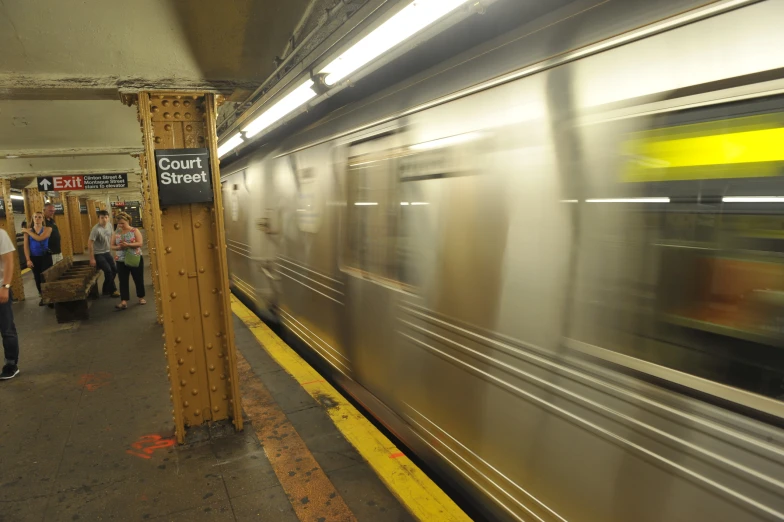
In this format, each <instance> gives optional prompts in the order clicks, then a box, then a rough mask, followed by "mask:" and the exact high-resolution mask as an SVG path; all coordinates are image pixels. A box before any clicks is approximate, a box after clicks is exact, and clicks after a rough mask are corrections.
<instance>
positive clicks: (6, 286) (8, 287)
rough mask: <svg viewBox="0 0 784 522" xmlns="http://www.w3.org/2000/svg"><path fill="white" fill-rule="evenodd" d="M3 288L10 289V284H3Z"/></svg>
mask: <svg viewBox="0 0 784 522" xmlns="http://www.w3.org/2000/svg"><path fill="white" fill-rule="evenodd" d="M3 288H7V289H9V290H10V289H11V285H3Z"/></svg>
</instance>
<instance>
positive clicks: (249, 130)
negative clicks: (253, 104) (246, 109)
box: [242, 80, 316, 138]
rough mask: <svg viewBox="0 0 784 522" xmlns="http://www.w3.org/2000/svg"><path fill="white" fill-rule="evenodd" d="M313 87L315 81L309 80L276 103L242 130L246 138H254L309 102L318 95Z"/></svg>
mask: <svg viewBox="0 0 784 522" xmlns="http://www.w3.org/2000/svg"><path fill="white" fill-rule="evenodd" d="M311 87H313V80H307V81H306V82H305V83H303V84H302V85H300V86H299V87H297V88H296V89H294V90H293V91H291V92H290V93H289V94H287V95H286V96H284V97H283V98H282V99H281V100H280V101H278V102H277V103H275V105H273V106H272V107H270V108H269V109H267V110H266V111H264V112H263V113H262V114H261V116H259V117H258V118H256V119H255V120H253V121H252V122H250V123H249V124H248V126H247V127H245V128H244V129H242V132H244V133H245V137H246V138H252V137H253V136H255V135H256V134H258V133H259V132H261V131H263V130H264V129H266V128H267V127H269V126H270V125H272V124H273V123H275V122H276V121H278V120H280V119H282V118H283V117H285V116H286V115H287V114H289V113H291V112H292V111H293V110H294V109H296V108H297V107H301V106H302V105H304V104H305V103H307V102H308V101H309V100H311V99H312V98H314V97H315V96H316V93H315V92H313V89H311Z"/></svg>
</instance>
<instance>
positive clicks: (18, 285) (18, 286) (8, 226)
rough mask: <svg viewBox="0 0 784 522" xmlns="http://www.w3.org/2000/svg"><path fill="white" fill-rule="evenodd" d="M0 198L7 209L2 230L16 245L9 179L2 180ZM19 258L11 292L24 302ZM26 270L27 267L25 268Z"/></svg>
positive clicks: (1, 222) (15, 266)
mask: <svg viewBox="0 0 784 522" xmlns="http://www.w3.org/2000/svg"><path fill="white" fill-rule="evenodd" d="M0 197H1V198H2V200H3V209H5V216H0V228H4V229H5V231H6V232H8V237H10V238H11V242H12V243H13V244H14V245H16V226H15V224H14V207H13V200H11V182H10V181H9V180H7V179H0ZM18 259H19V256H17V262H15V263H14V280H13V282H12V283H11V292H12V293H13V295H14V301H24V298H25V295H24V285H23V284H22V267H20V266H19V262H18ZM25 268H26V267H25Z"/></svg>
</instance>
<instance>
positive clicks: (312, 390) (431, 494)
mask: <svg viewBox="0 0 784 522" xmlns="http://www.w3.org/2000/svg"><path fill="white" fill-rule="evenodd" d="M231 309H232V312H234V315H236V316H237V317H238V318H239V319H240V320H241V321H242V322H243V323H245V326H247V327H248V329H250V331H251V332H252V333H253V335H254V336H255V337H256V340H257V341H258V342H259V344H261V346H262V348H264V350H265V351H266V352H267V353H268V354H269V355H270V357H272V358H273V359H274V360H275V362H277V363H278V364H279V365H280V366H281V367H282V368H283V369H284V370H285V371H286V372H287V373H288V374H289V375H291V376H292V377H293V378H294V379H296V380H297V382H299V383H300V385H301V386H302V387H303V388H304V389H305V391H307V392H308V393H309V394H310V395H311V397H313V398H314V400H317V401H318V398H319V397H323V396H325V395H326V396H328V397H329V398H330V399H331V400H332V401H334V403H335V404H337V407H335V408H328V409H326V412H327V414H329V416H330V418H331V419H332V422H333V423H334V424H335V426H336V427H337V429H338V430H339V431H340V432H341V433H342V434H343V436H344V437H345V438H346V440H348V441H349V443H350V444H351V445H352V446H354V448H355V449H356V450H357V452H358V453H359V454H360V455H361V456H362V458H363V459H365V461H366V462H367V463H368V465H370V467H371V468H372V469H373V471H374V472H375V473H376V474H377V475H378V477H379V478H380V479H381V481H382V482H383V483H384V485H385V486H386V487H387V488H388V489H389V491H390V492H392V494H393V495H394V496H395V497H397V499H398V500H399V501H400V502H401V503H402V504H403V505H404V506H405V507H406V509H407V510H408V511H409V512H410V513H411V514H412V515H413V516H414V517H415V518H417V519H418V520H421V521H423V522H436V521H449V522H462V521H470V520H471V518H469V517H468V515H466V514H465V513H464V512H463V510H461V509H460V508H459V507H458V506H457V504H455V503H454V502H453V501H452V499H451V498H449V496H448V495H446V494H445V493H444V492H443V491H442V490H441V488H439V487H438V486H437V485H436V484H435V483H434V482H433V481H432V480H431V479H430V478H429V477H428V476H427V475H426V474H425V473H424V472H423V471H422V470H421V469H419V467H418V466H417V465H416V464H414V463H413V462H412V461H411V460H410V459H409V458H408V457H406V456H405V455H403V456H401V455H400V453H401V452H400V450H399V449H398V448H397V447H396V446H395V445H394V444H393V443H392V441H390V440H389V439H388V438H387V437H386V436H385V435H384V434H383V433H381V432H380V431H379V430H378V429H376V427H375V426H373V424H372V423H371V422H370V421H368V420H367V419H366V418H365V417H364V416H363V415H362V414H361V413H360V412H359V411H358V410H357V409H356V408H355V407H354V406H353V405H352V404H351V403H350V402H348V401H347V400H346V399H345V398H344V397H343V396H342V395H341V394H340V393H339V392H338V391H337V390H336V389H335V388H334V387H333V386H332V385H330V384H329V383H328V382H326V381H325V380H324V377H323V376H322V375H321V374H319V373H318V372H317V371H316V370H315V369H313V367H311V366H310V365H309V364H308V363H307V362H305V360H303V359H302V358H301V357H300V356H299V355H298V354H297V353H296V352H295V351H294V350H293V349H292V348H291V347H289V346H288V345H287V344H286V343H285V342H283V340H282V339H281V338H280V337H278V336H277V335H276V334H275V332H273V331H272V330H271V329H270V328H269V327H268V326H267V325H266V324H264V323H263V322H262V321H261V320H260V319H259V318H258V317H257V316H256V315H255V314H254V313H253V312H251V311H250V310H249V309H248V308H247V307H246V306H245V305H244V304H242V303H241V302H240V301H239V300H238V299H237V298H236V297H234V295H232V296H231Z"/></svg>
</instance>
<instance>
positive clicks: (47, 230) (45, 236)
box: [22, 212, 52, 306]
mask: <svg viewBox="0 0 784 522" xmlns="http://www.w3.org/2000/svg"><path fill="white" fill-rule="evenodd" d="M22 232H24V235H25V236H24V251H25V257H27V267H28V268H31V269H32V270H33V277H35V287H36V288H37V289H38V295H41V274H43V273H44V270H46V269H47V268H49V267H51V266H52V254H51V252H50V251H49V236H50V235H51V234H52V229H51V227H47V226H45V225H44V213H43V212H36V213H35V214H33V226H32V228H23V229H22ZM43 305H44V301H43V299H41V300H40V301H39V302H38V306H43Z"/></svg>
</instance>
